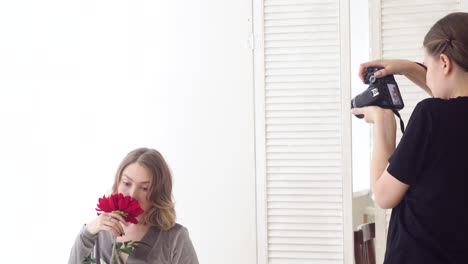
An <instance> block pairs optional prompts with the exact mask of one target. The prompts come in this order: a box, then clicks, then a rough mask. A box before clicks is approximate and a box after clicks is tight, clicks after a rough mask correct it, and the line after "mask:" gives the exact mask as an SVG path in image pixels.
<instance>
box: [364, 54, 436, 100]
mask: <svg viewBox="0 0 468 264" xmlns="http://www.w3.org/2000/svg"><path fill="white" fill-rule="evenodd" d="M375 66H381V67H384V69H382V70H379V71H377V72H376V73H375V76H376V77H383V76H386V75H389V74H403V75H404V76H405V77H406V78H408V79H409V80H410V81H411V82H413V83H414V84H416V85H417V86H419V87H421V89H423V90H424V91H425V92H426V93H428V94H429V95H430V96H432V92H431V89H429V87H428V86H427V85H426V69H425V67H424V66H423V65H422V64H418V63H415V62H413V61H409V60H374V61H369V62H366V63H363V64H361V65H360V66H359V77H360V78H361V80H364V74H365V72H366V69H367V67H375Z"/></svg>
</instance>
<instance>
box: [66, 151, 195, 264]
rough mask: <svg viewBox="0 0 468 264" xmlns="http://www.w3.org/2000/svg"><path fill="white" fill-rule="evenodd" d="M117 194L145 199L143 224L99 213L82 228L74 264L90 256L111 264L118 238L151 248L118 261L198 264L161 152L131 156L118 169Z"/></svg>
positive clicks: (71, 263)
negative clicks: (176, 207)
mask: <svg viewBox="0 0 468 264" xmlns="http://www.w3.org/2000/svg"><path fill="white" fill-rule="evenodd" d="M112 191H113V193H122V194H123V195H125V196H131V197H133V198H135V199H137V200H138V201H139V203H140V207H141V208H142V209H143V210H144V211H145V212H144V213H143V214H142V215H140V216H139V217H138V224H131V223H128V222H126V221H125V220H124V218H122V216H120V215H119V214H115V213H103V214H101V215H99V216H98V217H96V218H95V219H93V220H92V221H90V222H89V223H87V224H86V225H85V226H84V227H83V228H82V229H81V231H80V233H79V234H78V236H77V238H76V240H75V244H74V245H73V248H72V250H71V254H70V259H69V261H68V263H69V264H81V263H82V262H83V260H84V259H85V258H86V257H88V256H91V257H93V258H95V259H98V260H99V259H103V260H104V261H106V263H109V260H110V258H111V251H112V243H113V239H114V237H117V242H125V241H129V240H131V241H142V242H144V243H145V244H148V245H149V246H139V247H138V248H137V249H136V250H135V252H134V254H133V255H131V256H128V255H127V254H122V253H121V254H120V256H119V257H118V258H117V262H118V263H127V264H132V263H141V264H146V263H148V264H160V263H161V264H162V263H171V264H198V259H197V255H196V253H195V249H194V247H193V245H192V242H191V240H190V237H189V234H188V231H187V228H185V227H183V226H181V225H180V224H177V223H176V222H175V218H176V213H175V210H174V203H173V201H172V176H171V172H170V170H169V167H168V165H167V163H166V161H165V160H164V158H163V157H162V155H161V154H160V153H159V152H158V151H157V150H154V149H148V148H139V149H136V150H133V151H131V152H130V153H128V154H127V156H126V157H125V158H124V159H123V160H122V162H121V164H120V166H119V168H118V170H117V173H116V175H115V180H114V185H113V187H112Z"/></svg>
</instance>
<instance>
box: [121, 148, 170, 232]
mask: <svg viewBox="0 0 468 264" xmlns="http://www.w3.org/2000/svg"><path fill="white" fill-rule="evenodd" d="M133 163H137V164H138V165H140V166H142V167H144V168H146V169H147V170H148V171H149V172H150V174H151V176H152V179H151V186H150V188H149V192H148V200H149V201H150V209H148V210H146V211H145V212H144V213H143V215H142V216H141V217H140V219H139V221H140V222H141V223H143V224H149V225H153V226H157V227H159V228H161V229H163V230H168V229H170V228H172V227H173V226H174V225H175V221H176V212H175V209H174V202H173V197H172V174H171V171H170V169H169V166H168V165H167V163H166V161H165V160H164V158H163V156H162V155H161V153H159V151H157V150H155V149H150V148H138V149H135V150H133V151H131V152H130V153H128V154H127V156H125V158H124V159H123V160H122V162H121V163H120V166H119V168H118V169H117V172H116V174H115V179H114V185H113V186H112V192H113V193H116V192H117V188H118V186H119V183H120V180H121V178H122V172H123V171H124V169H125V168H126V167H127V166H128V165H130V164H133Z"/></svg>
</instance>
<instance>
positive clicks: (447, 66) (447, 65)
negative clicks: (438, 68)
mask: <svg viewBox="0 0 468 264" xmlns="http://www.w3.org/2000/svg"><path fill="white" fill-rule="evenodd" d="M439 60H440V62H441V64H442V67H443V68H444V74H448V73H450V72H451V71H452V67H453V65H452V60H451V59H450V58H449V57H448V56H447V55H445V54H443V53H442V54H440V55H439Z"/></svg>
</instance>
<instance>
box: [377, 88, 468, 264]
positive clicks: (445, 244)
mask: <svg viewBox="0 0 468 264" xmlns="http://www.w3.org/2000/svg"><path fill="white" fill-rule="evenodd" d="M389 163H390V164H389V166H388V169H387V170H388V172H389V173H390V174H391V175H392V176H394V177H395V178H396V179H398V180H399V181H401V182H403V183H406V184H408V185H410V187H409V189H408V191H407V192H406V194H405V196H404V197H403V199H402V201H401V202H400V204H398V205H397V206H396V207H395V208H393V211H392V216H391V219H390V226H389V232H388V240H387V250H386V254H385V262H384V263H385V264H396V263H398V264H404V263H411V264H419V263H421V264H432V263H434V264H436V263H443V264H448V263H456V264H460V263H468V97H457V98H454V99H448V100H444V99H437V98H430V99H425V100H423V101H421V102H420V103H419V104H418V105H417V106H416V108H415V109H414V112H413V114H412V116H411V118H410V120H409V122H408V126H407V129H406V131H405V133H404V135H403V137H402V138H401V141H400V143H399V144H398V147H397V149H396V150H395V152H394V153H393V155H392V156H391V157H390V159H389Z"/></svg>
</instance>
